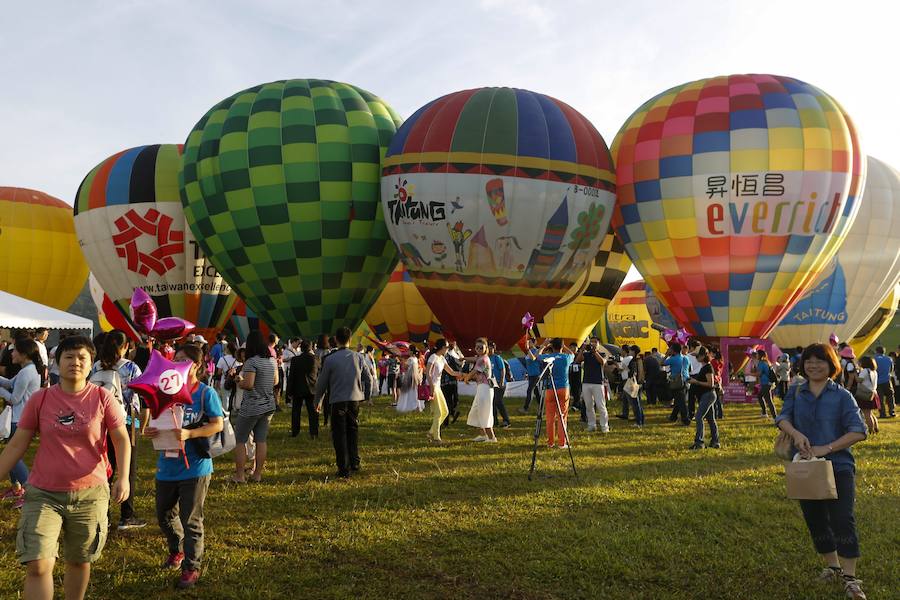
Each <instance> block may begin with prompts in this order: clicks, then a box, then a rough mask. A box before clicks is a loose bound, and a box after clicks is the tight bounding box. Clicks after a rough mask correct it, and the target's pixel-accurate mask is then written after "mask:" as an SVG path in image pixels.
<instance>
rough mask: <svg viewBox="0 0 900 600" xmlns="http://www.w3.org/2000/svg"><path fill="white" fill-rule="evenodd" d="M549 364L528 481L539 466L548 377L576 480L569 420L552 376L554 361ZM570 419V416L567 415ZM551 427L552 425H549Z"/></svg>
mask: <svg viewBox="0 0 900 600" xmlns="http://www.w3.org/2000/svg"><path fill="white" fill-rule="evenodd" d="M544 360H545V361H546V362H547V366H546V367H544V370H543V371H542V372H541V375H540V381H541V397H540V402H538V413H537V419H536V420H535V423H534V447H533V448H532V449H531V469H530V470H529V471H528V481H531V479H532V477H533V476H534V469H535V466H536V464H537V450H538V444H539V443H540V437H541V423H542V420H543V416H544V402H545V396H546V391H547V383H546V381H545V379H544V377H545V376H547V377H548V378H549V379H550V385H551V387H552V388H553V399H554V401H555V402H556V413H557V415H559V418H560V419H562V429H563V436H564V438H565V440H566V449H567V450H568V451H569V460H570V461H571V462H572V474H574V475H575V478H576V479H577V478H578V471H577V470H576V469H575V457H574V456H573V455H572V444H570V443H569V428H568V427H567V426H566V421H567V419H563V411H562V406H561V405H560V403H559V392H558V390H557V389H556V382H555V381H553V377H552V376H550V367H552V366H553V360H554V359H544ZM565 416H566V417H568V415H565ZM547 426H548V427H549V426H550V424H549V423H548V424H547Z"/></svg>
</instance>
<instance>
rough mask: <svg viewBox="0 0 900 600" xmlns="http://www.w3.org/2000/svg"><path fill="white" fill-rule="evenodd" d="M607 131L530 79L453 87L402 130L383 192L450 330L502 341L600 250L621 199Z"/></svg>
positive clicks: (393, 226)
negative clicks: (523, 83) (519, 84)
mask: <svg viewBox="0 0 900 600" xmlns="http://www.w3.org/2000/svg"><path fill="white" fill-rule="evenodd" d="M611 169H612V167H611V161H610V156H609V152H608V151H607V147H606V143H605V142H604V141H603V138H602V137H601V136H600V134H599V133H597V130H596V129H595V128H594V126H593V125H591V124H590V122H588V120H587V119H585V118H584V117H583V116H582V115H581V114H579V113H578V112H577V111H575V110H574V109H573V108H571V107H570V106H568V105H566V104H564V103H562V102H560V101H559V100H555V99H553V98H550V97H549V96H545V95H543V94H537V93H534V92H529V91H526V90H519V89H510V88H481V89H473V90H466V91H462V92H455V93H452V94H448V95H446V96H443V97H441V98H438V99H437V100H434V101H433V102H430V103H429V104H427V105H425V106H424V107H422V108H421V109H419V110H418V111H417V112H416V113H415V114H414V115H413V116H412V117H410V119H409V120H408V121H406V122H405V123H404V124H403V126H401V127H400V129H399V130H398V131H397V135H396V136H395V137H394V139H393V141H392V142H391V145H390V148H389V149H388V153H387V156H386V157H385V161H384V168H383V169H382V178H381V186H382V187H381V190H382V191H381V194H382V202H383V204H384V209H385V214H386V216H387V224H388V229H389V230H390V233H391V238H392V239H393V240H394V242H395V243H396V244H397V248H398V250H399V253H400V258H401V260H402V261H403V263H404V265H405V266H406V269H407V271H409V274H410V277H411V278H412V280H413V282H414V283H415V284H416V287H417V288H418V289H419V291H420V292H421V293H422V296H423V297H424V298H425V301H426V302H427V303H428V306H430V307H431V309H432V310H433V311H434V313H435V315H436V316H437V317H438V319H440V322H441V325H442V327H443V329H444V332H445V333H447V335H448V337H451V338H453V339H456V340H457V341H459V342H460V344H461V345H462V346H464V347H466V346H469V345H470V344H471V343H472V342H473V341H474V339H475V338H477V337H479V336H483V335H487V336H490V337H491V338H493V339H495V340H496V342H497V344H498V345H499V346H500V347H504V348H508V347H510V346H512V345H513V344H514V343H515V342H516V340H517V339H519V337H521V335H522V330H521V324H520V320H521V317H522V315H523V314H525V313H526V312H530V313H531V314H533V315H534V316H535V317H536V318H541V317H543V316H544V315H545V314H546V313H547V311H549V310H550V309H551V308H553V306H555V305H556V303H557V302H558V301H559V299H560V298H562V296H563V295H564V294H565V292H566V291H567V290H569V289H570V288H571V287H572V285H573V284H574V283H575V281H576V280H577V279H578V277H579V275H580V274H581V273H582V272H584V271H585V270H586V269H587V267H588V266H589V265H590V264H591V262H592V261H593V259H594V257H595V256H596V254H597V250H598V248H599V246H600V243H601V241H602V240H603V236H604V234H605V233H606V231H607V230H608V222H609V218H610V213H611V209H612V205H613V203H614V200H615V178H614V175H613V173H612V172H611Z"/></svg>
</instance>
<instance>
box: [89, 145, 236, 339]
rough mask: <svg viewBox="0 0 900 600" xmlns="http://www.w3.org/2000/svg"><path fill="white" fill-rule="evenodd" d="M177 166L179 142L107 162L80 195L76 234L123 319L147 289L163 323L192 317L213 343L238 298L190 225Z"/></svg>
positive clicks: (134, 151) (140, 149)
mask: <svg viewBox="0 0 900 600" xmlns="http://www.w3.org/2000/svg"><path fill="white" fill-rule="evenodd" d="M180 161H181V146H178V145H176V144H162V145H159V144H157V145H153V146H138V147H137V148H131V149H129V150H125V151H122V152H119V153H118V154H114V155H113V156H111V157H109V158H108V159H106V160H104V161H103V162H101V163H100V164H99V165H97V166H96V167H94V169H93V170H91V172H90V173H89V174H88V175H87V177H85V179H84V181H83V182H82V183H81V187H80V188H79V190H78V196H77V198H76V203H75V228H76V230H77V232H78V239H79V241H80V243H81V246H82V250H83V251H84V255H85V257H86V258H87V261H88V264H89V265H91V272H92V273H93V274H94V277H96V278H97V282H98V283H99V284H100V286H101V287H102V289H103V290H104V291H105V292H106V294H107V295H108V296H109V297H110V298H111V299H112V300H113V301H114V302H115V303H116V304H117V305H119V306H120V307H121V308H122V309H123V311H126V314H127V310H128V306H129V302H130V301H131V296H132V294H133V293H134V289H135V288H142V289H143V290H144V291H146V292H147V293H148V294H149V295H150V296H151V298H152V299H153V301H154V302H155V303H156V307H157V311H158V316H159V318H164V317H180V318H183V319H187V320H189V321H191V322H192V323H194V324H195V325H196V326H197V328H196V330H195V331H196V332H197V333H202V334H204V337H206V338H207V339H211V338H212V337H214V335H213V334H214V333H215V332H217V331H220V330H221V329H222V327H223V326H224V325H225V324H226V323H227V322H228V317H229V316H230V314H231V310H232V307H233V306H234V302H235V299H236V297H235V295H234V294H233V293H232V291H231V288H230V287H229V286H228V284H227V283H225V281H223V280H222V277H221V276H220V275H219V274H218V272H217V271H216V269H215V267H213V266H212V265H211V264H210V263H209V262H208V261H207V260H206V258H205V257H204V255H203V253H202V252H201V250H200V247H199V246H198V244H197V242H196V240H195V239H194V237H193V235H192V234H191V232H190V230H189V229H188V227H187V224H186V222H185V218H184V209H182V207H181V201H180V200H179V197H178V169H179V165H180ZM106 314H107V317H108V318H110V317H112V316H113V315H111V314H110V311H106Z"/></svg>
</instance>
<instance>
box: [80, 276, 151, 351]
mask: <svg viewBox="0 0 900 600" xmlns="http://www.w3.org/2000/svg"><path fill="white" fill-rule="evenodd" d="M88 289H90V291H91V299H93V301H94V306H96V307H97V320H98V321H99V322H100V329H102V330H103V331H110V330H112V329H121V330H122V331H124V332H125V333H126V334H127V335H128V337H130V338H131V339H132V340H135V341H138V340H140V339H141V336H140V334H139V333H138V332H137V329H135V327H134V323H133V322H132V321H131V317H129V316H128V313H127V312H125V311H124V310H122V307H121V306H119V305H118V304H116V303H115V302H113V300H112V298H110V297H109V295H108V294H107V293H106V292H104V291H103V288H102V287H100V282H98V281H97V278H96V277H94V274H93V273H91V274H90V275H89V276H88Z"/></svg>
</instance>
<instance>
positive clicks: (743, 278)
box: [613, 75, 865, 337]
mask: <svg viewBox="0 0 900 600" xmlns="http://www.w3.org/2000/svg"><path fill="white" fill-rule="evenodd" d="M613 155H614V157H615V161H616V177H617V181H618V193H619V200H618V203H617V205H616V209H615V212H614V214H613V227H614V228H615V230H616V234H617V235H619V237H620V238H621V239H622V241H623V243H624V244H625V248H626V250H627V251H628V255H629V257H630V258H631V259H632V261H633V262H634V264H635V266H636V267H637V269H638V271H640V272H641V274H642V275H643V276H644V279H645V280H646V281H647V283H648V285H649V286H650V287H651V288H652V289H653V291H654V292H655V293H656V295H657V297H658V298H659V299H660V300H661V301H662V303H663V304H664V305H665V306H666V307H667V308H668V309H669V311H670V312H671V313H672V314H673V316H674V317H675V319H676V321H677V322H678V323H679V325H681V326H683V327H686V328H687V329H688V330H689V331H690V332H691V333H693V334H697V335H701V336H712V337H718V336H751V337H765V336H767V335H768V334H769V333H770V332H771V330H772V328H773V327H774V326H775V324H776V323H778V321H779V320H780V319H781V318H782V317H783V316H784V314H785V313H786V312H787V311H788V310H789V309H790V307H791V306H792V305H793V303H794V302H795V301H796V300H797V298H799V297H800V295H802V293H803V292H804V291H806V290H807V289H808V287H809V285H810V284H811V283H812V279H813V278H814V277H815V276H816V275H817V274H818V272H819V271H820V270H821V269H822V268H823V267H824V266H825V265H827V264H828V261H829V260H830V259H831V257H832V256H833V255H834V252H835V251H836V249H837V247H838V245H839V243H840V241H841V240H842V239H843V237H844V236H845V235H846V232H847V229H848V228H849V224H850V222H852V219H853V217H854V216H855V215H856V211H857V209H858V206H859V198H858V196H859V192H860V190H861V185H862V181H863V180H864V172H865V164H864V161H862V160H861V154H860V150H859V145H858V143H857V140H856V134H855V131H854V128H853V125H852V123H851V122H850V120H849V118H848V117H847V116H846V115H845V114H844V112H843V110H842V109H841V107H840V106H839V105H838V104H837V103H836V102H835V101H834V100H833V99H832V98H831V97H829V96H828V95H827V94H825V93H824V92H822V91H821V90H819V89H817V88H815V87H813V86H811V85H808V84H806V83H803V82H801V81H798V80H796V79H791V78H789V77H780V76H774V75H731V76H725V77H714V78H712V79H704V80H700V81H695V82H692V83H688V84H685V85H681V86H678V87H675V88H672V89H670V90H667V91H665V92H663V93H662V94H660V95H658V96H656V97H655V98H653V99H651V100H649V101H648V102H646V103H645V104H644V105H643V106H641V107H640V108H639V109H638V110H637V111H636V112H635V113H634V114H633V115H632V116H631V117H630V118H629V119H628V120H627V121H626V123H625V125H623V127H622V129H621V130H620V131H619V133H618V135H617V136H616V140H615V142H614V144H613Z"/></svg>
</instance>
